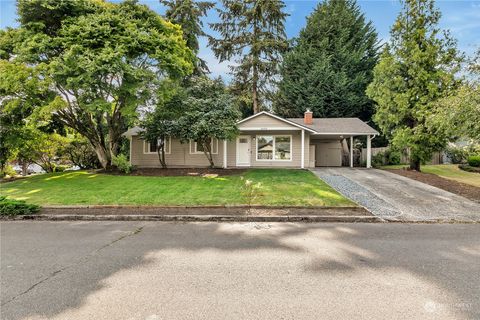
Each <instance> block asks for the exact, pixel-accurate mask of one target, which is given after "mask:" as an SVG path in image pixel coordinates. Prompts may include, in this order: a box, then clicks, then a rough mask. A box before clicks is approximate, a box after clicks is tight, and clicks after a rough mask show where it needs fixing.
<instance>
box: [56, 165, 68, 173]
mask: <svg viewBox="0 0 480 320" xmlns="http://www.w3.org/2000/svg"><path fill="white" fill-rule="evenodd" d="M67 169H68V166H65V165H61V164H56V165H54V167H53V172H63V171H65V170H67Z"/></svg>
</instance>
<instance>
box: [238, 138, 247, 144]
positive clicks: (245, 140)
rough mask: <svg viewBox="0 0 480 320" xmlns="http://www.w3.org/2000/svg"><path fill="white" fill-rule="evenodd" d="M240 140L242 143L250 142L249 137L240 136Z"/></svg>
mask: <svg viewBox="0 0 480 320" xmlns="http://www.w3.org/2000/svg"><path fill="white" fill-rule="evenodd" d="M238 141H239V142H240V143H248V139H247V138H240V139H238Z"/></svg>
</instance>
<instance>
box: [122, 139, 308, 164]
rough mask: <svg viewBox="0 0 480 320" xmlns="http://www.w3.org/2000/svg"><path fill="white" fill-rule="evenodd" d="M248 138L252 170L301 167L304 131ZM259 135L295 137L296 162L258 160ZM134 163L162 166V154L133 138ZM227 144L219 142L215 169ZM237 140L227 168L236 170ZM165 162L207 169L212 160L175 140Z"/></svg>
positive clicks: (231, 143)
mask: <svg viewBox="0 0 480 320" xmlns="http://www.w3.org/2000/svg"><path fill="white" fill-rule="evenodd" d="M240 134H241V135H244V136H250V139H251V149H250V157H251V165H250V166H251V167H292V168H300V161H301V153H300V152H301V131H274V132H272V131H268V132H264V131H254V132H252V131H249V132H242V133H240ZM257 135H291V136H292V142H291V143H292V160H291V161H278V160H277V161H274V160H271V161H257V160H256V136H257ZM309 144H310V135H309V134H308V133H307V132H305V162H304V163H305V168H308V167H309V158H310V154H309V151H310V148H309ZM131 147H132V150H131V163H132V165H134V166H137V167H141V168H154V167H160V162H159V161H158V155H157V154H156V153H153V154H152V153H144V148H145V146H144V141H143V140H142V139H140V138H139V137H138V136H132V144H131ZM223 147H224V144H223V141H222V140H219V141H218V154H214V155H213V161H214V163H215V166H217V167H223ZM236 149H237V141H236V139H235V140H232V141H227V166H228V167H230V168H232V167H236V166H237V157H236ZM165 160H166V162H167V165H168V166H169V167H173V168H174V167H207V166H209V163H208V160H207V158H206V157H205V155H204V154H203V153H202V154H191V153H190V144H189V143H183V144H182V143H180V140H178V139H172V140H171V152H170V153H169V154H166V155H165Z"/></svg>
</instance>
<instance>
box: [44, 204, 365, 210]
mask: <svg viewBox="0 0 480 320" xmlns="http://www.w3.org/2000/svg"><path fill="white" fill-rule="evenodd" d="M42 209H271V210H275V209H287V210H288V209H309V210H336V209H338V210H359V211H360V210H363V208H362V207H361V206H341V207H335V206H262V205H252V206H247V205H207V206H201V205H198V206H156V205H151V206H150V205H144V206H141V205H140V206H139V205H110V204H107V205H66V206H61V205H60V206H56V205H50V206H42Z"/></svg>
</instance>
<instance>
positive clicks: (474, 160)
mask: <svg viewBox="0 0 480 320" xmlns="http://www.w3.org/2000/svg"><path fill="white" fill-rule="evenodd" d="M467 162H468V165H469V166H471V167H480V155H478V156H470V157H468V160H467Z"/></svg>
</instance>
